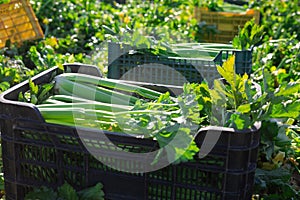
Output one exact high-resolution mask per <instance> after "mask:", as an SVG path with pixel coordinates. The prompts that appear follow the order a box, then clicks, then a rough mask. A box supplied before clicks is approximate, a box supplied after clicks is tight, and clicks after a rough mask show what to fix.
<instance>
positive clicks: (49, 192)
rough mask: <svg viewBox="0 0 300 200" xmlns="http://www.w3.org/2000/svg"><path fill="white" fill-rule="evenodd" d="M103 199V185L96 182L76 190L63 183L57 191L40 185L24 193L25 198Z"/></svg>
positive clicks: (32, 199)
mask: <svg viewBox="0 0 300 200" xmlns="http://www.w3.org/2000/svg"><path fill="white" fill-rule="evenodd" d="M37 199H39V200H42V199H43V200H44V199H45V200H104V192H103V185H102V184H101V183H97V184H96V185H95V186H92V187H88V188H85V189H83V190H80V191H78V192H76V191H75V190H74V188H73V187H72V186H71V185H70V184H68V183H64V184H63V185H62V186H60V187H58V188H57V192H56V191H54V190H53V189H51V188H48V187H45V186H42V187H40V188H35V189H34V190H33V191H31V192H29V193H27V194H26V195H25V200H37Z"/></svg>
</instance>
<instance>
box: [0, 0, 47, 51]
mask: <svg viewBox="0 0 300 200" xmlns="http://www.w3.org/2000/svg"><path fill="white" fill-rule="evenodd" d="M42 37H44V34H43V31H42V29H41V27H40V25H39V23H38V20H37V18H36V16H35V14H34V12H33V10H32V8H31V5H30V3H29V1H28V0H11V1H10V2H9V3H5V4H0V48H3V47H5V43H6V41H7V40H8V39H9V40H10V41H11V43H17V44H20V43H22V42H23V41H25V40H34V39H39V38H42Z"/></svg>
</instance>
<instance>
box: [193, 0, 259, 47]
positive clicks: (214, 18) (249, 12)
mask: <svg viewBox="0 0 300 200" xmlns="http://www.w3.org/2000/svg"><path fill="white" fill-rule="evenodd" d="M230 3H233V2H232V1H230ZM235 3H236V2H235ZM240 4H243V5H244V3H243V2H241V3H240ZM227 5H232V6H233V5H235V4H227ZM233 7H241V9H240V10H239V9H237V10H234V9H232V10H230V9H229V10H228V11H226V9H224V11H211V10H209V9H208V8H207V7H201V6H195V10H194V17H195V18H196V20H197V21H198V23H200V24H202V26H201V27H202V28H203V30H202V32H201V35H200V40H201V41H202V42H212V43H230V42H231V41H232V40H233V38H234V37H235V36H236V35H237V34H238V32H239V29H241V28H243V27H244V25H245V24H246V22H247V21H249V20H252V19H253V18H254V21H255V23H256V24H259V22H260V12H259V11H258V10H256V9H244V10H243V6H241V5H235V6H233Z"/></svg>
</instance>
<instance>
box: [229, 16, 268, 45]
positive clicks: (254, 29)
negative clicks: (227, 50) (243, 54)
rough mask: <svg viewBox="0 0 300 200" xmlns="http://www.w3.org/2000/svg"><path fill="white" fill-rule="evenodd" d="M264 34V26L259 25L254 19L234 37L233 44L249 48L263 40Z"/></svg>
mask: <svg viewBox="0 0 300 200" xmlns="http://www.w3.org/2000/svg"><path fill="white" fill-rule="evenodd" d="M263 36H264V26H261V25H257V24H256V23H255V22H254V19H252V20H249V21H248V22H246V24H245V25H244V27H243V28H242V29H240V30H239V33H238V35H237V36H235V37H234V38H233V41H232V44H233V46H234V47H235V48H236V49H241V50H247V49H250V47H253V46H254V45H256V44H258V43H259V42H261V41H262V39H263Z"/></svg>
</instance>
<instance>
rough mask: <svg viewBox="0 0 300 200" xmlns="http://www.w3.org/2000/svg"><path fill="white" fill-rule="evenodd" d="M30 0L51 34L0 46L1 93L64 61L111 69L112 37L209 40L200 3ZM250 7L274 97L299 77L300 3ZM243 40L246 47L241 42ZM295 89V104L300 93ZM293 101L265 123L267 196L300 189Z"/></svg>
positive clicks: (258, 53) (258, 66)
mask: <svg viewBox="0 0 300 200" xmlns="http://www.w3.org/2000/svg"><path fill="white" fill-rule="evenodd" d="M214 2H216V1H214ZM208 3H209V2H208ZM210 3H211V4H210V5H213V4H212V2H210ZM31 4H32V7H33V9H34V11H35V13H36V16H37V17H38V19H39V22H40V24H41V26H42V28H43V31H44V33H45V38H44V39H42V40H37V41H29V42H26V43H24V44H22V45H21V46H15V45H14V44H11V45H10V46H7V47H5V48H4V49H1V50H0V52H1V54H0V70H1V71H0V81H1V82H0V92H1V91H4V90H6V89H8V88H9V87H11V86H13V85H15V84H16V83H19V82H21V81H23V80H26V79H28V78H30V77H32V76H33V75H35V74H38V73H39V72H41V71H44V70H45V69H48V68H50V67H53V66H61V67H62V64H63V63H65V62H69V63H72V62H81V63H89V64H95V65H97V66H98V67H99V68H100V69H101V70H102V72H103V74H105V73H106V71H107V52H106V51H105V42H106V41H107V39H112V36H117V37H120V36H123V35H124V34H125V33H131V34H133V33H140V34H141V35H147V36H151V37H153V38H155V39H156V40H158V41H162V42H165V43H177V42H202V41H201V31H203V30H202V29H201V28H202V27H201V24H200V23H199V22H197V21H196V20H195V19H194V18H193V10H194V6H195V5H196V4H195V1H183V0H176V1H161V0H154V1H152V3H150V2H144V1H143V2H142V1H127V3H126V4H117V3H116V2H113V1H111V2H109V3H106V2H103V1H97V0H80V1H72V0H62V1H51V0H40V1H31ZM216 5H217V4H216ZM218 7H219V8H220V6H216V8H218ZM249 7H250V8H256V9H259V10H260V11H261V25H262V26H261V27H260V28H261V29H263V30H261V29H260V31H258V32H259V36H260V37H258V38H255V42H254V43H255V44H256V45H257V47H256V48H254V51H253V74H252V75H251V77H250V78H251V79H253V80H254V81H256V82H258V83H259V84H260V85H261V86H262V88H263V89H264V90H265V91H266V92H267V93H269V95H271V93H273V94H274V93H276V92H282V93H283V94H284V92H283V91H284V89H283V88H285V89H286V88H289V87H290V85H291V84H292V83H293V82H294V81H296V80H298V79H299V75H300V74H299V71H300V62H299V61H300V52H299V49H300V41H299V40H300V39H299V37H300V35H299V34H298V33H299V32H300V23H299V12H300V11H299V7H298V1H296V0H293V1H281V0H272V1H266V0H262V1H250V2H249ZM110 31H111V32H110ZM253 35H255V34H252V36H253ZM240 38H244V40H245V39H247V38H251V30H247V29H244V32H241V34H240ZM251 39H253V38H251ZM140 41H141V42H142V43H143V42H145V41H143V40H142V39H141V40H140ZM248 43H251V41H248ZM236 45H237V47H238V48H243V47H242V46H243V45H241V44H238V42H236ZM160 48H161V46H160ZM103 49H104V50H103ZM293 92H294V96H293V99H292V101H293V102H295V101H296V100H297V98H299V94H298V93H297V92H299V91H297V90H293ZM286 94H287V93H286ZM297 95H298V96H297ZM287 96H288V95H287ZM290 105H294V104H292V103H291V102H289V101H287V102H286V104H284V106H282V107H280V106H279V107H278V108H277V110H284V109H288V110H290V113H289V112H287V113H288V114H285V115H281V114H280V112H279V113H277V114H278V116H281V118H284V120H280V121H278V120H277V121H267V122H265V123H264V125H263V127H262V133H264V134H263V135H262V142H261V148H260V149H261V152H260V156H259V162H258V163H259V166H258V170H257V179H256V180H257V182H256V192H257V193H259V194H260V195H261V196H262V197H263V198H265V199H274V198H277V199H292V198H294V197H295V196H296V195H297V190H299V182H298V181H299V178H298V177H299V169H298V163H299V162H300V150H299V148H300V147H299V146H300V144H299V143H300V141H299V140H300V138H299V133H298V132H297V128H296V127H297V126H298V125H299V115H297V113H296V112H292V111H295V110H296V111H297V109H298V107H292V106H291V107H289V106H290ZM291 127H294V128H291Z"/></svg>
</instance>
